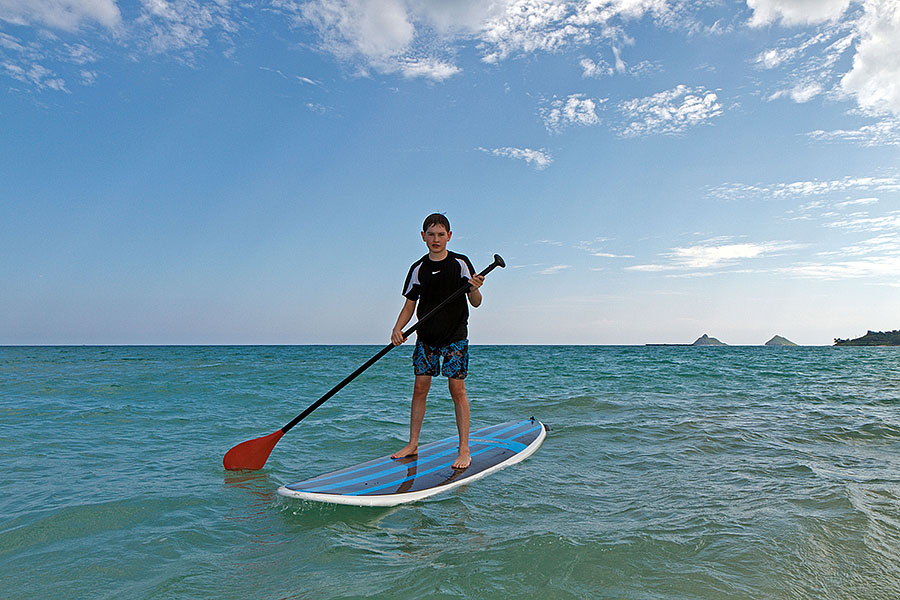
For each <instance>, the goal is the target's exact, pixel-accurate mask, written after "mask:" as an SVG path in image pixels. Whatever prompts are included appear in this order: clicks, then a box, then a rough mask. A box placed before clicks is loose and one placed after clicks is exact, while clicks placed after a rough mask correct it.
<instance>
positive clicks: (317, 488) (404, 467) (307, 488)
mask: <svg viewBox="0 0 900 600" xmlns="http://www.w3.org/2000/svg"><path fill="white" fill-rule="evenodd" d="M522 424H530V421H521V422H519V423H516V424H515V425H513V426H511V427H507V428H506V429H502V430H500V431H498V432H497V434H498V435H499V434H502V433H507V432H509V431H511V430H514V429H516V428H517V427H519V426H521V425H522ZM522 435H524V433H519V434H516V435H515V436H514V437H513V438H509V439H506V440H493V439H491V438H482V439H484V440H485V441H486V443H487V444H488V447H487V448H485V450H489V449H490V448H496V447H498V446H500V447H503V448H507V449H509V450H510V451H511V452H515V453H517V452H520V451H521V450H516V446H521V447H522V449H524V448H525V445H524V444H521V443H519V442H514V441H512V440H514V439H515V438H517V437H519V436H522ZM451 439H452V440H454V441H455V438H451ZM484 443H485V442H475V443H474V444H473V445H478V444H484ZM438 444H441V445H443V442H438ZM485 450H480V451H478V452H476V454H480V453H481V452H484V451H485ZM455 451H456V446H452V447H450V448H448V449H446V450H444V451H443V452H438V453H436V454H429V455H428V457H427V458H425V457H422V458H419V459H417V460H415V461H413V462H408V463H400V464H398V463H397V460H396V459H389V460H387V461H385V462H382V463H380V465H388V464H393V465H396V466H394V467H392V468H390V469H385V470H383V471H378V472H377V473H370V474H368V475H363V476H360V477H357V478H355V479H346V480H341V481H336V482H334V483H330V484H327V485H321V483H322V481H323V479H320V480H319V481H317V482H316V483H315V485H310V484H309V482H301V483H303V484H304V487H302V488H299V487H290V486H288V487H289V489H292V490H295V491H302V492H312V493H324V492H326V491H329V490H335V489H339V488H344V487H350V486H353V485H355V484H357V483H362V482H364V481H369V480H371V479H372V478H373V477H376V476H378V477H381V476H386V475H391V474H393V473H400V472H404V471H405V472H407V473H408V472H409V470H410V469H418V467H420V466H422V465H426V464H430V463H433V462H434V461H435V460H438V459H440V458H441V457H444V456H447V455H449V454H453V453H454V452H455ZM447 464H453V463H452V462H450V463H447ZM374 466H375V465H373V466H370V467H366V468H364V469H360V471H367V470H369V469H372V468H374ZM430 472H431V471H426V473H430ZM350 473H352V471H351V472H348V473H341V476H344V475H349V474H350ZM331 478H333V477H329V479H331ZM310 481H314V480H310ZM294 485H300V484H294ZM348 493H349V492H348Z"/></svg>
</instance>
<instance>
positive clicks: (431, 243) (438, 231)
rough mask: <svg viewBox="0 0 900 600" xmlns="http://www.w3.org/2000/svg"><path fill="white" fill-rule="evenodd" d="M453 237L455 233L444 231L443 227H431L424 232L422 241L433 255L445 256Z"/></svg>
mask: <svg viewBox="0 0 900 600" xmlns="http://www.w3.org/2000/svg"><path fill="white" fill-rule="evenodd" d="M451 235H453V232H450V231H447V230H446V229H444V226H443V225H430V226H429V227H428V229H426V230H425V231H423V232H422V241H424V242H425V244H426V245H427V246H428V252H430V253H431V254H443V253H444V251H445V250H446V249H447V242H449V241H450V236H451Z"/></svg>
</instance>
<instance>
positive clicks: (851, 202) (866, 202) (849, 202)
mask: <svg viewBox="0 0 900 600" xmlns="http://www.w3.org/2000/svg"><path fill="white" fill-rule="evenodd" d="M869 204H878V198H857V199H856V200H845V201H844V202H838V203H837V204H835V206H837V207H838V208H845V207H847V206H866V205H869Z"/></svg>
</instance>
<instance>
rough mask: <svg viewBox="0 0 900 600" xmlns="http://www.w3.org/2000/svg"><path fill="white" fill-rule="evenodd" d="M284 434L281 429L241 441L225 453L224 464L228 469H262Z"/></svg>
mask: <svg viewBox="0 0 900 600" xmlns="http://www.w3.org/2000/svg"><path fill="white" fill-rule="evenodd" d="M283 435H284V432H283V431H282V430H280V429H279V430H278V431H276V432H275V433H270V434H269V435H264V436H263V437H259V438H256V439H255V440H247V441H246V442H241V443H240V444H238V445H237V446H235V447H234V448H232V449H231V450H229V451H228V452H226V453H225V458H223V459H222V464H223V465H225V469H226V470H228V471H240V470H241V469H247V470H250V471H256V470H257V469H262V468H263V465H264V464H266V461H267V460H268V459H269V454H271V453H272V448H274V447H275V444H277V443H278V440H280V439H281V436H283Z"/></svg>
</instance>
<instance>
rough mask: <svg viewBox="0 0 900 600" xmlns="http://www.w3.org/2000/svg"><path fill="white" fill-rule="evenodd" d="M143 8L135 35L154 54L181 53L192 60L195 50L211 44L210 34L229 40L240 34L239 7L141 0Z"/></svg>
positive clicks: (198, 1)
mask: <svg viewBox="0 0 900 600" xmlns="http://www.w3.org/2000/svg"><path fill="white" fill-rule="evenodd" d="M141 4H142V10H141V16H140V17H139V18H138V19H137V20H136V21H135V23H134V24H133V26H132V29H133V31H132V35H133V36H134V38H135V39H136V40H137V41H138V43H139V44H140V45H141V46H143V47H144V48H145V49H146V50H147V51H149V52H152V53H168V52H181V53H182V56H183V57H184V58H187V59H190V58H191V57H192V54H191V53H192V51H193V50H194V49H196V48H202V47H205V46H206V45H207V44H208V40H207V36H208V35H209V34H210V32H212V31H219V32H221V33H223V34H225V35H226V36H227V35H228V34H231V33H234V32H235V31H237V30H238V24H237V23H238V20H239V17H237V16H236V15H237V11H238V10H239V7H236V6H232V5H230V4H229V3H228V2H226V1H217V2H202V1H201V0H141Z"/></svg>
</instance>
